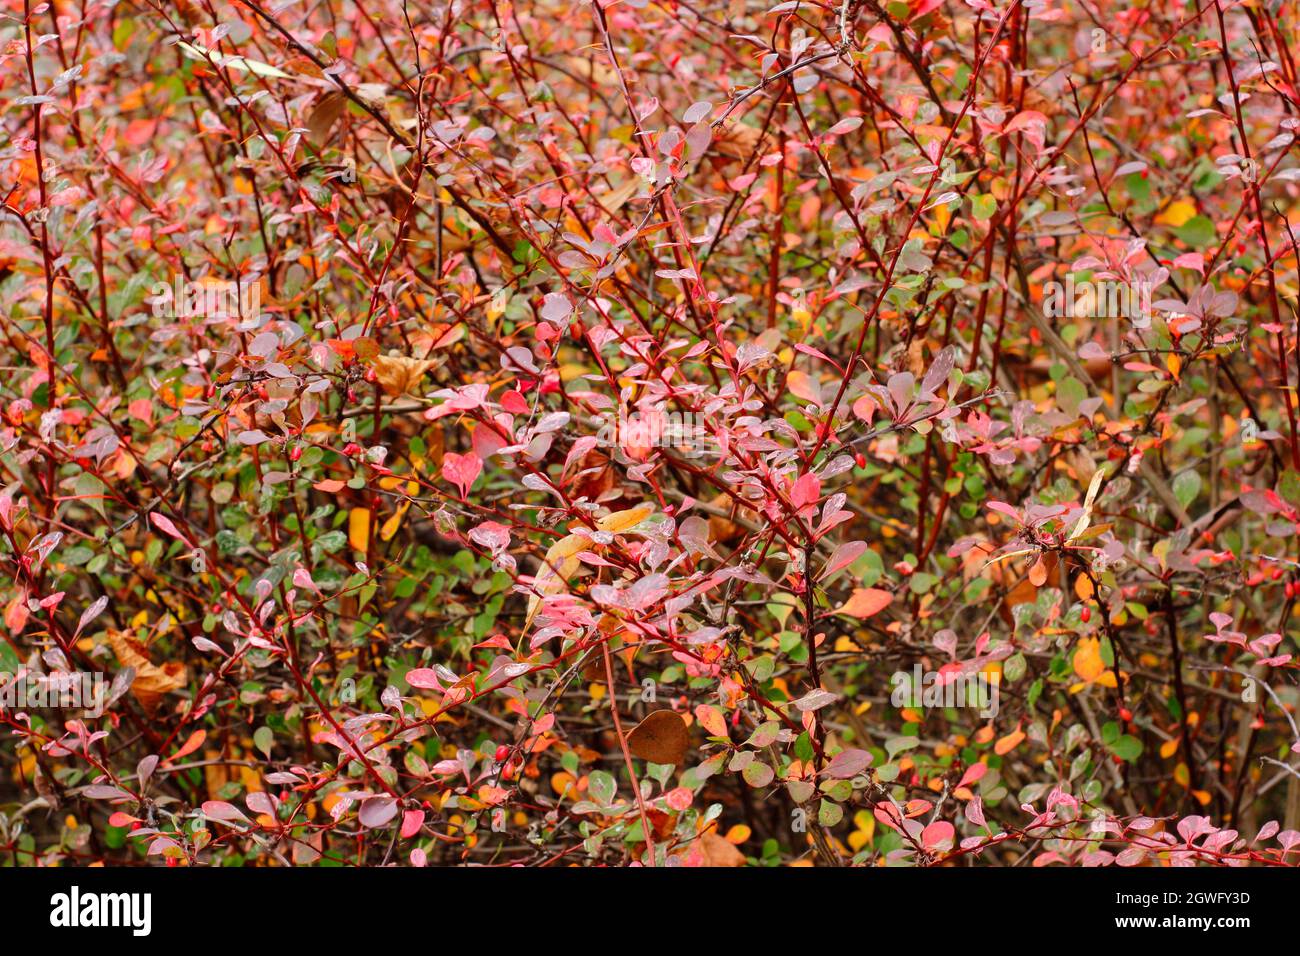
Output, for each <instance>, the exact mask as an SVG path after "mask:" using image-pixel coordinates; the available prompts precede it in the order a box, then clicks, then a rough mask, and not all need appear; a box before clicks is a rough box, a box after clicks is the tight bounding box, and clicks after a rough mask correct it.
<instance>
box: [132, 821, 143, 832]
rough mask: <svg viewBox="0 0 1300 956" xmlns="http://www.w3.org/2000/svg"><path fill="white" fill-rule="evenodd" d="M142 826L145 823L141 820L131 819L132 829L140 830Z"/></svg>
mask: <svg viewBox="0 0 1300 956" xmlns="http://www.w3.org/2000/svg"><path fill="white" fill-rule="evenodd" d="M142 826H144V824H143V823H141V822H140V821H139V820H132V821H131V829H132V830H138V829H140V828H141V827H142Z"/></svg>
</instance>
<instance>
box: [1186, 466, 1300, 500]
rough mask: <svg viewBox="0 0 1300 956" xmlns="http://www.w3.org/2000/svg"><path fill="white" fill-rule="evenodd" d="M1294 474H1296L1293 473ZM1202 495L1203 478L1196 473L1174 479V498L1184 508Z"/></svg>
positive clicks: (1188, 473)
mask: <svg viewBox="0 0 1300 956" xmlns="http://www.w3.org/2000/svg"><path fill="white" fill-rule="evenodd" d="M1292 474H1294V472H1292ZM1200 493H1201V476H1200V475H1199V474H1198V473H1197V472H1195V471H1184V472H1180V473H1179V475H1178V477H1177V478H1175V479H1174V497H1175V498H1177V499H1178V503H1179V504H1180V505H1182V506H1183V507H1184V508H1186V507H1188V506H1189V505H1191V503H1192V502H1193V501H1195V500H1196V496H1197V495H1199V494H1200Z"/></svg>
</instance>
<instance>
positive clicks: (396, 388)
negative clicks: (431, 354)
mask: <svg viewBox="0 0 1300 956" xmlns="http://www.w3.org/2000/svg"><path fill="white" fill-rule="evenodd" d="M437 364H438V363H437V361H429V360H427V359H414V358H409V357H407V356H405V355H377V356H375V361H374V369H375V378H376V379H377V380H378V382H379V385H380V387H381V388H383V390H384V392H385V394H388V395H393V396H396V395H404V394H405V393H407V392H409V391H410V390H411V389H412V388H414V387H415V385H416V384H417V383H418V382H419V381H420V379H421V378H423V377H424V373H425V372H427V371H428V370H429V369H431V368H433V367H434V366H435V365H437Z"/></svg>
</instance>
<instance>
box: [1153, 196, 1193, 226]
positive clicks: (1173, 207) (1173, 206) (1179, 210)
mask: <svg viewBox="0 0 1300 956" xmlns="http://www.w3.org/2000/svg"><path fill="white" fill-rule="evenodd" d="M1195 215H1196V207H1195V206H1194V205H1192V204H1191V203H1190V202H1188V201H1187V200H1186V199H1179V200H1176V201H1174V202H1171V203H1170V204H1169V205H1168V206H1166V207H1165V208H1164V211H1163V212H1161V213H1160V215H1158V216H1156V222H1158V223H1160V224H1161V225H1165V226H1173V227H1174V228H1175V229H1177V228H1178V227H1179V226H1181V225H1182V224H1183V223H1185V222H1187V220H1189V219H1191V218H1192V217H1193V216H1195Z"/></svg>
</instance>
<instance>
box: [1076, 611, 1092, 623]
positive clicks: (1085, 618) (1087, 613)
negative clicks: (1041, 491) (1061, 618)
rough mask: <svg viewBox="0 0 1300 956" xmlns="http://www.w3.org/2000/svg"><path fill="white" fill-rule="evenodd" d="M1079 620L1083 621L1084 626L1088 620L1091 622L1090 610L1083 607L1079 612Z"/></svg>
mask: <svg viewBox="0 0 1300 956" xmlns="http://www.w3.org/2000/svg"><path fill="white" fill-rule="evenodd" d="M1079 620H1081V621H1083V623H1084V624H1087V623H1088V622H1089V621H1090V620H1092V608H1090V607H1085V608H1084V609H1083V610H1082V611H1080V612H1079Z"/></svg>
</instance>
